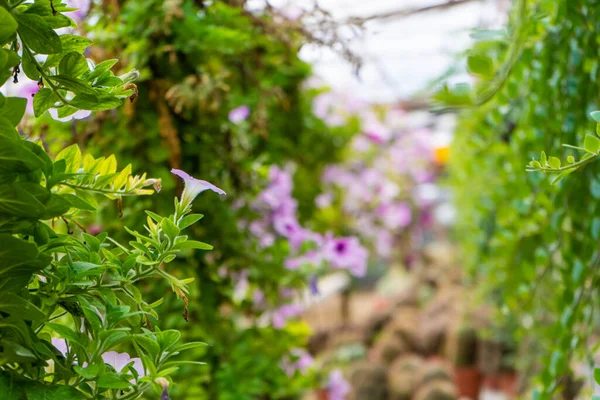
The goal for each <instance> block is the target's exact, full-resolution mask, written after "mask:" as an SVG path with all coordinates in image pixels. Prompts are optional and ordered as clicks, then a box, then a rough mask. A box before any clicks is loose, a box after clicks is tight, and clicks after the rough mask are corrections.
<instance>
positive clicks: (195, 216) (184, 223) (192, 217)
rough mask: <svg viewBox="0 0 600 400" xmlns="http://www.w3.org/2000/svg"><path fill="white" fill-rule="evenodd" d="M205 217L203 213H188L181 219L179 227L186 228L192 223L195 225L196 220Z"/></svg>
mask: <svg viewBox="0 0 600 400" xmlns="http://www.w3.org/2000/svg"><path fill="white" fill-rule="evenodd" d="M202 217H204V215H203V214H190V215H186V216H185V217H183V218H182V219H181V221H179V228H180V229H185V228H187V227H188V226H190V225H194V224H195V223H196V222H198V221H200V220H201V219H202Z"/></svg>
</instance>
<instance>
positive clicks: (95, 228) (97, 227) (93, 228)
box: [87, 224, 104, 236]
mask: <svg viewBox="0 0 600 400" xmlns="http://www.w3.org/2000/svg"><path fill="white" fill-rule="evenodd" d="M103 230H104V227H103V226H102V225H101V224H91V225H90V226H88V228H87V233H89V234H90V235H92V236H96V235H97V234H99V233H100V232H102V231H103Z"/></svg>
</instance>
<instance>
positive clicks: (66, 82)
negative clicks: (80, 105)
mask: <svg viewBox="0 0 600 400" xmlns="http://www.w3.org/2000/svg"><path fill="white" fill-rule="evenodd" d="M50 79H51V80H53V81H55V82H58V83H59V84H60V85H61V86H63V87H64V88H65V89H67V90H69V91H71V92H73V93H75V94H81V93H83V94H87V95H92V96H94V95H96V92H95V91H94V89H93V88H92V87H91V86H89V85H88V84H86V83H85V81H82V80H81V79H77V78H73V77H71V76H68V75H54V76H51V77H50Z"/></svg>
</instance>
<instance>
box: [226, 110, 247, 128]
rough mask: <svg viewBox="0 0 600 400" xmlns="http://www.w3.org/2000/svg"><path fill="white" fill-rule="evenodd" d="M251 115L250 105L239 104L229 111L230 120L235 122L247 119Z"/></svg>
mask: <svg viewBox="0 0 600 400" xmlns="http://www.w3.org/2000/svg"><path fill="white" fill-rule="evenodd" d="M249 115H250V108H249V107H248V106H239V107H237V108H234V109H233V110H231V111H229V121H231V122H232V123H234V124H239V123H240V122H242V121H245V120H246V118H248V116H249Z"/></svg>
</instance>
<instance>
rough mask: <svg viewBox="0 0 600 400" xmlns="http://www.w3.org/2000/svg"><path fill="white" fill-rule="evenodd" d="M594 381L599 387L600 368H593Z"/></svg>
mask: <svg viewBox="0 0 600 400" xmlns="http://www.w3.org/2000/svg"><path fill="white" fill-rule="evenodd" d="M594 380H595V381H596V383H597V384H599V385H600V368H594Z"/></svg>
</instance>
